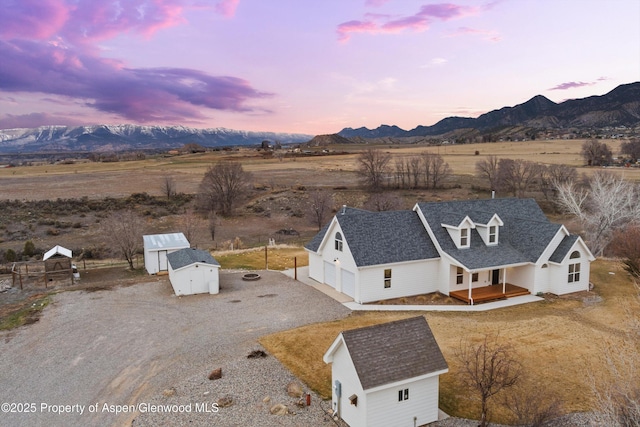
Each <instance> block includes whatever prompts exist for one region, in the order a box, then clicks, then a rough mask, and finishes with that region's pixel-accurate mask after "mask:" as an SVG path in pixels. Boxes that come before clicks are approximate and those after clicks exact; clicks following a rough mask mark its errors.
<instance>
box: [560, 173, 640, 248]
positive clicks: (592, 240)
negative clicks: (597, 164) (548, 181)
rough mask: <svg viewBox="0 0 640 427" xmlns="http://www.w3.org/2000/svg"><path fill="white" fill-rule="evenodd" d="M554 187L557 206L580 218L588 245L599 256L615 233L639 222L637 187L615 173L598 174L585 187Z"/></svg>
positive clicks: (567, 183)
mask: <svg viewBox="0 0 640 427" xmlns="http://www.w3.org/2000/svg"><path fill="white" fill-rule="evenodd" d="M554 187H555V189H556V192H557V199H556V201H557V203H558V205H559V206H560V208H561V209H562V210H564V211H565V212H566V213H568V214H571V215H575V216H576V217H577V218H578V220H579V221H580V223H581V224H582V227H583V230H584V237H585V240H586V243H587V245H589V247H590V249H591V251H592V252H593V253H594V255H596V256H600V255H602V252H603V250H604V248H606V247H607V245H608V244H609V242H610V241H611V238H612V235H613V232H614V231H615V230H617V229H620V228H622V227H624V226H626V225H627V224H629V223H630V222H632V221H637V220H640V195H639V192H638V187H637V185H634V184H631V183H630V182H628V181H625V180H624V179H623V178H621V177H619V176H617V175H614V174H612V173H609V172H606V171H597V172H596V173H594V174H593V176H592V177H591V178H590V179H588V180H587V183H586V185H582V186H580V185H578V184H577V183H575V182H565V183H554Z"/></svg>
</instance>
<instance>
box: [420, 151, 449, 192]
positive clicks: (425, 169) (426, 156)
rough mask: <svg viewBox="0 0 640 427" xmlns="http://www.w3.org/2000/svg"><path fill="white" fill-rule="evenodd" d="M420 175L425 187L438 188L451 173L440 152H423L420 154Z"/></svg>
mask: <svg viewBox="0 0 640 427" xmlns="http://www.w3.org/2000/svg"><path fill="white" fill-rule="evenodd" d="M421 166H422V177H423V179H424V184H425V187H426V188H438V187H440V186H441V185H442V183H443V182H444V181H445V180H446V179H447V178H448V177H449V176H450V175H451V168H450V167H449V164H448V163H447V162H445V161H444V158H443V157H442V156H441V155H440V154H435V153H430V152H425V153H422V156H421Z"/></svg>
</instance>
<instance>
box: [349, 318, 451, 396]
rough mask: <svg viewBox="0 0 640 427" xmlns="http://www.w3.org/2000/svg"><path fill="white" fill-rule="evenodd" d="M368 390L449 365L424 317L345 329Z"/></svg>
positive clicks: (445, 367)
mask: <svg viewBox="0 0 640 427" xmlns="http://www.w3.org/2000/svg"><path fill="white" fill-rule="evenodd" d="M342 337H343V339H344V342H345V344H346V346H347V349H348V351H349V354H350V356H351V360H352V361H353V364H354V366H355V369H356V373H357V374H358V378H359V379H360V383H361V384H362V388H363V389H364V390H368V389H371V388H374V387H378V386H381V385H385V384H390V383H393V382H396V381H402V380H406V379H409V378H414V377H417V376H420V375H426V374H430V373H433V372H437V371H441V370H444V369H447V368H448V366H447V362H446V361H445V360H444V356H443V355H442V352H441V351H440V347H438V343H437V342H436V340H435V338H434V336H433V333H432V332H431V328H429V324H428V323H427V321H426V320H425V318H424V317H422V316H420V317H412V318H409V319H404V320H397V321H395V322H389V323H383V324H380V325H374V326H368V327H365V328H359V329H353V330H350V331H344V332H342Z"/></svg>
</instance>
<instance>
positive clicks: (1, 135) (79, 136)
mask: <svg viewBox="0 0 640 427" xmlns="http://www.w3.org/2000/svg"><path fill="white" fill-rule="evenodd" d="M311 138H313V135H305V134H292V133H275V132H249V131H239V130H232V129H225V128H211V129H196V128H190V127H185V126H139V125H97V126H76V127H70V126H41V127H38V128H32V129H4V130H0V153H5V154H7V153H34V152H40V153H43V152H58V153H59V152H72V151H73V152H82V151H89V152H106V151H128V150H148V149H159V150H162V149H165V150H166V149H172V148H178V147H181V146H183V145H185V144H190V143H194V144H198V145H202V146H205V147H223V146H242V145H259V144H260V143H261V142H262V141H264V140H269V141H271V142H275V141H279V142H281V143H283V144H291V143H296V142H305V141H308V140H310V139H311Z"/></svg>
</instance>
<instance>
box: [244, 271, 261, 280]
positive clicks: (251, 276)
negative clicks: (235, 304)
mask: <svg viewBox="0 0 640 427" xmlns="http://www.w3.org/2000/svg"><path fill="white" fill-rule="evenodd" d="M242 280H248V281H253V280H260V275H259V274H258V273H247V274H245V275H243V276H242Z"/></svg>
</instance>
